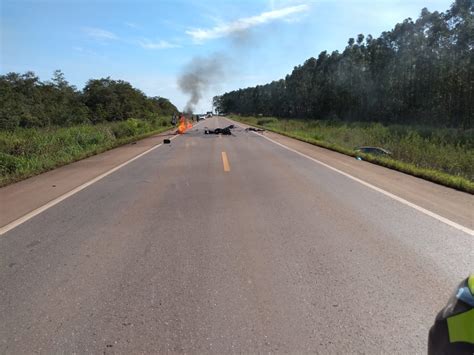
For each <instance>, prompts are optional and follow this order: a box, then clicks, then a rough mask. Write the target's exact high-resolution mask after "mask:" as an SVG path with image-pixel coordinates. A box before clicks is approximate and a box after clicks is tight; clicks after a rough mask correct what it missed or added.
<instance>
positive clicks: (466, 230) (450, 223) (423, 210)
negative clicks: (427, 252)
mask: <svg viewBox="0 0 474 355" xmlns="http://www.w3.org/2000/svg"><path fill="white" fill-rule="evenodd" d="M232 122H234V121H232ZM237 126H239V127H241V126H240V125H237ZM242 128H243V127H242ZM252 133H254V134H256V135H257V136H259V137H262V138H265V139H266V140H268V141H270V142H272V143H275V144H276V145H279V146H280V147H282V148H285V149H286V150H289V151H290V152H293V153H296V154H298V155H301V156H302V157H305V158H307V159H309V160H312V161H314V162H315V163H318V164H320V165H322V166H324V167H326V168H328V169H330V170H332V171H335V172H336V173H339V174H341V175H344V176H345V177H347V178H349V179H351V180H354V181H357V182H358V183H360V184H362V185H364V186H367V187H368V188H371V189H372V190H375V191H378V192H380V193H381V194H384V195H385V196H387V197H390V198H392V199H394V200H395V201H398V202H400V203H403V204H404V205H406V206H409V207H411V208H413V209H415V210H417V211H420V212H421V213H424V214H426V215H428V216H430V217H433V218H435V219H437V220H438V221H440V222H443V223H445V224H447V225H448V226H450V227H453V228H456V229H458V230H460V231H462V232H464V233H467V234H469V235H471V236H474V230H472V229H470V228H468V227H465V226H463V225H461V224H459V223H456V222H453V221H451V220H450V219H447V218H445V217H443V216H440V215H439V214H437V213H434V212H432V211H429V210H427V209H426V208H423V207H421V206H418V205H416V204H414V203H412V202H410V201H407V200H405V199H404V198H402V197H400V196H397V195H394V194H392V193H390V192H388V191H385V190H383V189H381V188H380V187H377V186H374V185H372V184H370V183H368V182H366V181H364V180H361V179H359V178H356V177H355V176H352V175H350V174H348V173H346V172H344V171H342V170H339V169H336V168H334V167H332V166H331V165H328V164H326V163H323V162H322V161H320V160H318V159H315V158H312V157H310V156H309V155H306V154H304V153H301V152H298V151H297V150H295V149H293V148H290V147H287V146H286V145H284V144H281V143H279V142H277V141H275V140H273V139H271V138H269V137H267V136H264V135H262V134H258V133H257V132H252Z"/></svg>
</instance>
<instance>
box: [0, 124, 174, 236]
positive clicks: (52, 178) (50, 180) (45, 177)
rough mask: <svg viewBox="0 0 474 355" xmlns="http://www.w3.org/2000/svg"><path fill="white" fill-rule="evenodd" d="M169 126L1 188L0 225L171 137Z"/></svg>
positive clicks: (172, 131)
mask: <svg viewBox="0 0 474 355" xmlns="http://www.w3.org/2000/svg"><path fill="white" fill-rule="evenodd" d="M175 131H176V130H175V129H172V130H169V131H166V132H163V133H159V134H156V135H153V136H151V137H149V138H145V139H142V140H139V141H137V142H133V143H129V144H125V145H123V146H120V147H118V148H114V149H111V150H108V151H106V152H104V153H100V154H97V155H94V156H92V157H89V158H86V159H83V160H79V161H77V162H74V163H71V164H68V165H65V166H62V167H60V168H57V169H54V170H51V171H48V172H46V173H43V174H40V175H37V176H34V177H31V178H29V179H26V180H23V181H20V182H17V183H14V184H11V185H8V186H5V187H2V188H0V201H1V204H0V205H1V207H0V227H3V226H5V225H7V224H8V223H10V222H12V221H14V220H16V219H18V218H20V217H22V216H24V215H25V214H27V213H29V212H31V211H33V210H35V209H37V208H39V207H41V206H43V205H44V204H46V203H48V202H49V201H52V200H54V199H55V198H57V197H59V196H62V195H63V194H65V193H67V192H69V191H71V190H73V189H74V188H76V187H78V186H80V185H82V184H84V183H86V182H88V181H90V180H92V179H94V178H95V177H97V176H99V175H101V174H103V173H105V172H107V171H109V170H110V169H113V168H114V167H116V166H118V165H120V164H122V163H124V162H126V161H128V160H130V159H132V158H133V157H135V156H137V155H139V154H140V153H143V152H145V151H146V150H148V149H150V148H152V147H154V146H156V145H158V144H160V143H162V142H163V139H164V138H170V137H171V136H172V135H174V132H175Z"/></svg>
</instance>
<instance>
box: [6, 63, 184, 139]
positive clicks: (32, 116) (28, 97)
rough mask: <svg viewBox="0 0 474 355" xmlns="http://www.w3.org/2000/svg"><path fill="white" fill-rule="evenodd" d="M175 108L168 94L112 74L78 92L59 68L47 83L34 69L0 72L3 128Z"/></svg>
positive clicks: (117, 117) (159, 113)
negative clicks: (148, 91) (152, 92)
mask: <svg viewBox="0 0 474 355" xmlns="http://www.w3.org/2000/svg"><path fill="white" fill-rule="evenodd" d="M176 112H178V110H177V108H176V107H175V106H174V105H173V104H172V103H171V102H170V101H169V100H168V99H165V98H162V97H147V96H146V95H145V94H144V93H143V92H141V91H140V90H138V89H136V88H134V87H133V86H132V85H130V83H128V82H126V81H123V80H112V79H110V78H109V77H108V78H102V79H90V80H89V81H88V82H87V83H86V85H85V87H84V89H83V90H82V91H80V90H78V89H77V88H76V87H75V86H73V85H70V84H69V83H68V82H67V81H66V79H65V77H64V74H63V73H62V72H61V71H60V70H57V71H55V72H54V74H53V77H52V79H51V80H50V81H46V82H42V81H40V79H39V78H38V77H37V76H36V75H35V74H34V73H33V72H27V73H25V74H19V73H8V74H6V75H1V76H0V129H8V130H12V129H15V128H16V127H48V126H68V125H74V124H81V123H93V124H96V123H101V122H107V121H121V120H126V119H128V118H140V119H150V120H151V119H154V118H156V117H157V116H163V115H170V116H171V115H172V114H173V113H176Z"/></svg>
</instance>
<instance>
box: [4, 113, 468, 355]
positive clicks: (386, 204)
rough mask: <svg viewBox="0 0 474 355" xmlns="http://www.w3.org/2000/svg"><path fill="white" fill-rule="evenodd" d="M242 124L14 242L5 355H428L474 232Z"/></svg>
mask: <svg viewBox="0 0 474 355" xmlns="http://www.w3.org/2000/svg"><path fill="white" fill-rule="evenodd" d="M227 123H228V121H227V120H226V119H224V118H212V119H209V120H207V121H205V122H203V123H201V124H200V125H199V126H198V127H197V128H195V129H193V130H191V131H190V132H188V133H187V134H185V135H183V136H180V137H177V138H176V139H173V140H172V143H171V144H170V145H163V146H160V147H158V148H156V149H154V150H152V151H150V152H149V153H147V154H144V155H143V156H141V157H140V158H138V159H136V160H134V161H133V162H131V163H129V164H127V165H125V166H123V167H122V168H120V169H118V170H117V171H115V172H113V173H112V174H110V175H107V176H105V177H104V178H102V179H100V180H99V181H97V182H95V183H93V184H91V185H90V186H88V187H86V188H84V189H82V190H81V191H79V192H77V193H75V194H73V195H72V196H70V197H68V198H66V199H64V200H63V201H61V202H60V203H57V204H55V205H54V206H52V207H51V208H48V209H46V210H45V211H43V212H42V213H39V214H37V215H36V216H34V217H33V218H31V219H29V220H27V221H26V222H24V223H22V224H19V225H18V226H16V227H15V228H12V229H11V230H9V231H7V232H6V233H4V234H3V235H2V236H0V353H7V354H18V353H32V352H39V353H58V352H61V353H72V352H78V353H89V352H90V353H156V352H189V353H229V352H244V353H249V352H250V353H255V352H293V353H294V352H303V353H307V352H318V353H347V352H351V353H352V352H364V353H380V352H383V353H408V352H409V353H422V352H425V351H426V342H427V333H428V329H429V327H430V325H431V323H432V321H433V319H434V317H435V315H436V312H437V311H438V310H439V309H440V308H441V307H442V306H443V305H444V303H445V302H446V300H447V297H448V296H449V295H450V293H451V292H452V291H453V289H454V287H455V286H456V284H457V283H458V282H460V281H461V279H462V278H464V277H466V276H467V274H468V273H469V272H472V271H474V237H473V236H472V235H470V234H469V233H466V232H465V231H462V230H460V229H459V228H455V227H453V225H450V224H449V223H445V222H443V221H441V220H439V219H437V218H433V217H432V216H429V215H427V214H426V213H424V212H423V211H422V210H419V209H416V208H413V207H412V206H409V205H407V204H404V203H401V202H400V201H399V200H396V199H394V198H392V197H390V196H388V195H387V194H384V193H381V192H380V191H376V190H374V189H373V188H370V187H368V186H366V185H364V184H361V183H360V182H358V181H356V180H354V179H351V178H349V177H348V176H345V175H342V174H340V173H338V172H337V171H334V170H332V169H329V168H328V167H326V166H323V165H321V164H318V163H316V162H314V161H312V160H310V159H308V158H306V157H304V156H302V155H299V154H296V153H295V152H293V151H290V150H288V149H285V148H284V147H282V146H280V145H277V144H275V143H273V142H271V141H269V140H267V139H265V138H263V137H261V136H259V135H258V134H254V133H248V132H244V131H243V130H241V129H236V130H234V135H233V136H214V135H204V134H203V127H204V125H207V126H208V127H210V128H213V127H218V126H221V127H222V126H224V125H226V124H227ZM401 175H403V174H401ZM25 184H27V182H25ZM407 188H408V187H407ZM449 191H452V190H449ZM452 193H453V194H457V193H458V192H455V191H452ZM460 196H462V198H463V199H465V201H467V205H466V208H467V209H468V211H467V216H468V217H469V215H470V214H471V213H472V211H469V209H470V208H471V207H472V205H471V204H472V196H470V195H466V194H462V195H460ZM8 204H11V205H12V208H13V205H14V204H15V203H14V201H7V203H6V204H5V205H4V206H6V208H5V210H4V211H5V213H7V210H8V209H9V208H8ZM448 217H449V216H447V218H448ZM468 217H467V218H465V219H464V220H469V218H468ZM449 220H450V221H451V219H449ZM461 220H462V218H461ZM463 226H464V227H466V228H467V229H468V230H469V228H471V226H468V225H466V223H464V224H463Z"/></svg>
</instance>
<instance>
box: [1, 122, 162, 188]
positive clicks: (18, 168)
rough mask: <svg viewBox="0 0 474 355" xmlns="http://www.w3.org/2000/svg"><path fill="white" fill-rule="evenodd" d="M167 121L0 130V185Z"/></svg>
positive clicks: (116, 143) (105, 147) (138, 135)
mask: <svg viewBox="0 0 474 355" xmlns="http://www.w3.org/2000/svg"><path fill="white" fill-rule="evenodd" d="M170 128H171V126H170V123H169V120H167V119H164V118H157V119H155V120H153V121H143V120H137V119H129V120H127V121H121V122H111V123H104V124H98V125H77V126H72V127H50V128H45V129H37V128H28V129H24V128H23V129H21V128H20V129H16V130H14V131H0V186H5V185H7V184H10V183H12V182H15V181H19V180H22V179H25V178H27V177H30V176H33V175H37V174H40V173H42V172H45V171H48V170H51V169H54V168H57V167H59V166H62V165H65V164H69V163H71V162H74V161H77V160H80V159H84V158H86V157H89V156H92V155H95V154H98V153H101V152H103V151H106V150H108V149H111V148H114V147H117V146H119V145H122V144H126V143H131V142H133V141H136V140H139V139H142V138H145V137H148V136H151V135H153V134H156V133H160V132H163V131H165V130H167V129H170Z"/></svg>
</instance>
